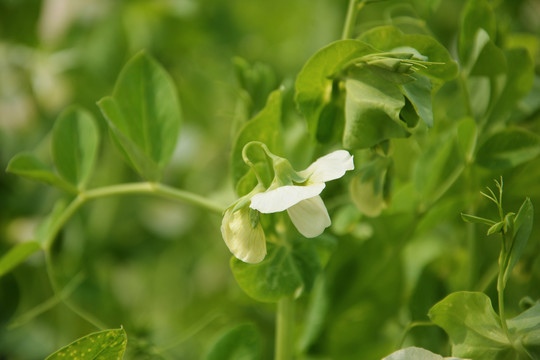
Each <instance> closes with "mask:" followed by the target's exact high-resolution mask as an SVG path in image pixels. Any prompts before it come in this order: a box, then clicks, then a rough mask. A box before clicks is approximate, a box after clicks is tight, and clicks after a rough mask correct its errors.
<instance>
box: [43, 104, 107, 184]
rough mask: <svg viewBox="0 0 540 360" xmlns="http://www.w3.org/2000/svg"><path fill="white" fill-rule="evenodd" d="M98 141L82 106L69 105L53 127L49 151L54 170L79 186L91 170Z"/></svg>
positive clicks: (93, 123) (91, 122)
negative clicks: (50, 149)
mask: <svg viewBox="0 0 540 360" xmlns="http://www.w3.org/2000/svg"><path fill="white" fill-rule="evenodd" d="M98 143H99V133H98V128H97V126H96V124H95V121H94V118H93V117H92V115H91V114H90V113H89V112H87V111H86V110H83V109H79V108H75V107H73V108H69V109H67V110H65V111H64V112H62V114H60V116H59V117H58V119H57V120H56V123H55V124H54V128H53V141H52V155H53V159H54V164H55V165H56V168H57V169H58V172H59V173H60V175H62V177H63V178H64V179H65V180H66V181H68V182H69V183H71V184H73V185H75V186H77V187H78V188H83V187H84V186H85V184H86V182H87V181H88V179H89V176H90V175H91V173H92V170H93V167H94V163H95V160H96V155H97V150H98Z"/></svg>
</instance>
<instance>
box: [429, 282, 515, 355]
mask: <svg viewBox="0 0 540 360" xmlns="http://www.w3.org/2000/svg"><path fill="white" fill-rule="evenodd" d="M429 317H430V318H431V321H433V322H434V323H435V324H437V325H438V326H440V327H442V328H443V329H444V330H445V331H446V333H447V334H448V335H449V336H450V340H451V341H452V354H453V355H454V356H458V357H462V358H469V359H475V360H493V359H501V360H502V359H516V354H515V351H514V350H513V349H512V347H511V345H510V343H509V341H508V338H507V337H506V335H505V334H504V332H503V330H502V328H501V325H500V322H499V317H498V316H497V314H496V313H495V311H493V307H492V305H491V300H490V299H489V297H488V296H487V295H485V294H483V293H479V292H465V291H462V292H455V293H452V294H450V295H448V296H447V297H446V298H444V299H443V300H441V301H440V302H438V303H437V304H435V305H434V306H433V307H432V308H431V309H430V310H429Z"/></svg>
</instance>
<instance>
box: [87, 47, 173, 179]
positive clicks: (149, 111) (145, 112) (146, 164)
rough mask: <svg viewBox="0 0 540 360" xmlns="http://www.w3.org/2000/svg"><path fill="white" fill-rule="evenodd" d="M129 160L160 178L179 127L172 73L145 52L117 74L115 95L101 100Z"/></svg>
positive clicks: (148, 176)
mask: <svg viewBox="0 0 540 360" xmlns="http://www.w3.org/2000/svg"><path fill="white" fill-rule="evenodd" d="M98 106H99V107H100V109H101V112H102V113H103V115H104V116H105V118H106V120H107V123H108V125H109V128H110V130H111V135H112V137H113V140H114V141H115V143H116V144H117V145H118V146H119V148H120V150H121V152H122V154H123V155H124V157H125V159H126V160H127V162H128V163H129V164H130V165H131V166H132V167H133V168H134V169H135V170H136V171H137V172H138V173H139V174H140V175H141V176H142V177H144V178H145V179H148V180H151V181H158V180H159V179H160V178H161V173H162V171H163V168H164V167H165V166H166V165H167V164H168V162H169V160H170V159H171V157H172V154H173V152H174V149H175V147H176V142H177V140H178V133H179V130H180V122H181V112H180V103H179V101H178V96H177V93H176V88H175V86H174V82H173V80H172V79H171V77H170V76H169V74H168V73H167V72H166V71H165V69H163V67H161V65H160V64H159V63H157V62H156V61H155V60H154V59H153V58H152V57H150V56H149V55H148V54H146V53H145V52H140V53H139V54H137V55H136V56H134V57H133V58H132V59H131V60H130V61H129V62H128V63H127V64H126V66H125V67H124V68H123V69H122V72H121V73H120V75H119V76H118V79H117V81H116V85H115V88H114V91H113V94H112V96H107V97H104V98H102V99H101V100H100V101H99V102H98Z"/></svg>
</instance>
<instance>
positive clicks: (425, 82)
mask: <svg viewBox="0 0 540 360" xmlns="http://www.w3.org/2000/svg"><path fill="white" fill-rule="evenodd" d="M411 76H412V77H413V78H414V79H415V81H411V82H408V83H406V84H404V85H402V86H401V87H402V89H403V90H402V91H403V94H404V95H405V96H406V97H407V99H409V101H410V102H411V104H412V105H413V107H414V110H415V111H416V113H417V114H418V116H419V117H420V119H422V121H424V122H425V123H426V125H427V126H428V127H432V126H433V108H432V105H431V82H430V81H429V79H428V78H426V77H425V76H419V75H416V74H413V75H411Z"/></svg>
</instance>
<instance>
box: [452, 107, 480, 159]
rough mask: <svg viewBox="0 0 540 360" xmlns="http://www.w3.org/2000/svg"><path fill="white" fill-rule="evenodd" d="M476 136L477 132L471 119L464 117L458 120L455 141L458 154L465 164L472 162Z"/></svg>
mask: <svg viewBox="0 0 540 360" xmlns="http://www.w3.org/2000/svg"><path fill="white" fill-rule="evenodd" d="M477 136H478V130H477V128H476V122H475V121H474V119H473V118H471V117H466V118H463V119H462V120H460V122H459V123H458V128H457V139H458V145H459V149H460V150H461V151H460V154H462V158H463V160H464V161H465V162H466V163H471V162H472V161H473V157H474V151H475V149H476V139H477Z"/></svg>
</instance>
